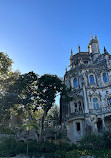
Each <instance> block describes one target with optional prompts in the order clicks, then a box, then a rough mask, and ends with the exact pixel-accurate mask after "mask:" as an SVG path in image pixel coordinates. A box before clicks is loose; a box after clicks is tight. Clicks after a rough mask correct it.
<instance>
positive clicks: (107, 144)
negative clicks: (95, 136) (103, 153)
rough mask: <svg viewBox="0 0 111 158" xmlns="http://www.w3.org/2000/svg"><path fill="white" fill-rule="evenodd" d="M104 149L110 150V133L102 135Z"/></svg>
mask: <svg viewBox="0 0 111 158" xmlns="http://www.w3.org/2000/svg"><path fill="white" fill-rule="evenodd" d="M103 139H104V147H105V148H106V149H111V132H106V133H104V135H103Z"/></svg>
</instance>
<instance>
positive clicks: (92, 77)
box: [89, 75, 94, 84]
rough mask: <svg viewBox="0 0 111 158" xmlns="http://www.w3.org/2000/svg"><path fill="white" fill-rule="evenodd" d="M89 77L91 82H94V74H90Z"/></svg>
mask: <svg viewBox="0 0 111 158" xmlns="http://www.w3.org/2000/svg"><path fill="white" fill-rule="evenodd" d="M89 79H90V84H94V76H93V75H90V76H89Z"/></svg>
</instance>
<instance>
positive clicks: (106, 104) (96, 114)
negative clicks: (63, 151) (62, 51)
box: [60, 36, 111, 142]
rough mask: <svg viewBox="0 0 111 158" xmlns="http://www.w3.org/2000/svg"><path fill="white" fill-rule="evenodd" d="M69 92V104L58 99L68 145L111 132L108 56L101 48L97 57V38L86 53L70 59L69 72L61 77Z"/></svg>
mask: <svg viewBox="0 0 111 158" xmlns="http://www.w3.org/2000/svg"><path fill="white" fill-rule="evenodd" d="M64 82H65V84H66V86H67V87H68V88H69V89H70V92H69V96H70V97H72V98H73V99H72V100H71V101H69V102H66V101H64V96H62V97H61V105H60V110H61V121H62V123H63V124H65V125H66V130H67V136H68V138H69V140H70V141H71V142H78V141H79V140H80V139H81V138H82V137H83V136H84V134H90V133H101V132H104V131H106V130H111V55H110V54H109V53H108V52H107V50H106V48H105V47H104V53H103V54H101V53H100V49H99V43H98V39H97V36H95V38H93V36H92V37H91V40H90V42H89V45H88V51H87V52H81V50H80V46H79V52H78V53H76V54H74V55H73V51H72V50H71V55H70V70H69V71H66V73H65V75H64Z"/></svg>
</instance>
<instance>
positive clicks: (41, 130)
mask: <svg viewBox="0 0 111 158" xmlns="http://www.w3.org/2000/svg"><path fill="white" fill-rule="evenodd" d="M49 109H50V106H49V107H48V108H46V109H45V108H44V113H43V116H42V119H41V124H40V141H43V140H44V137H43V136H44V121H45V118H46V116H47V113H48V111H49Z"/></svg>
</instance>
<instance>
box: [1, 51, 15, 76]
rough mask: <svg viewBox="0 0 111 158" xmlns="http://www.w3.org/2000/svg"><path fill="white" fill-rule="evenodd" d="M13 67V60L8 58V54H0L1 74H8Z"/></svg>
mask: <svg viewBox="0 0 111 158" xmlns="http://www.w3.org/2000/svg"><path fill="white" fill-rule="evenodd" d="M11 66H12V60H11V59H10V58H9V57H8V55H7V54H4V53H3V52H0V73H1V74H8V72H9V71H10V69H11Z"/></svg>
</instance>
